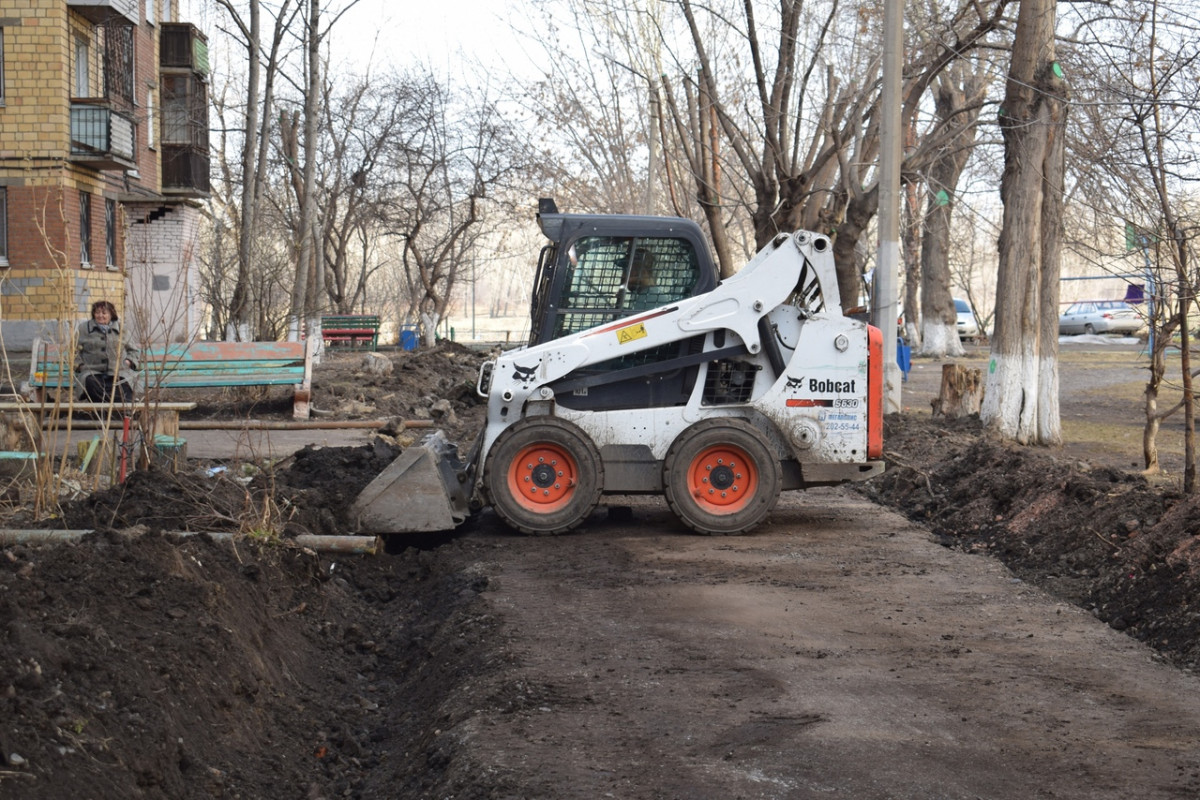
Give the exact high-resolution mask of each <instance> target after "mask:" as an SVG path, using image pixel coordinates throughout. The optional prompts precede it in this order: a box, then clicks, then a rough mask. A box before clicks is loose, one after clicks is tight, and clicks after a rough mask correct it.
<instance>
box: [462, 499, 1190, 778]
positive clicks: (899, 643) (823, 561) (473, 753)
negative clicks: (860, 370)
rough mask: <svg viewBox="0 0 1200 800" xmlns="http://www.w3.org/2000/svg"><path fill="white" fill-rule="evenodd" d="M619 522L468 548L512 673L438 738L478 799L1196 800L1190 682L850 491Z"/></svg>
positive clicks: (484, 690) (471, 695)
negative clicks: (725, 522)
mask: <svg viewBox="0 0 1200 800" xmlns="http://www.w3.org/2000/svg"><path fill="white" fill-rule="evenodd" d="M615 516H616V517H618V519H617V520H616V521H614V520H599V521H595V522H593V523H592V524H589V525H588V526H587V527H586V530H585V531H583V532H580V533H575V534H572V535H568V536H563V537H556V538H551V539H531V538H521V537H514V536H510V535H507V534H505V533H503V532H501V531H500V530H498V529H491V528H490V527H489V526H487V525H484V526H482V528H481V529H480V530H478V531H475V532H473V533H472V534H471V535H470V536H469V537H468V539H467V540H466V541H465V542H464V544H467V545H468V550H469V551H470V552H473V553H474V554H475V555H477V556H478V559H479V560H478V562H477V563H476V564H475V565H473V566H471V567H469V568H468V569H470V570H475V571H479V572H481V573H485V574H489V575H492V576H493V581H492V584H491V588H490V589H489V591H487V592H485V593H484V595H483V597H484V598H485V600H486V603H487V605H488V606H489V607H490V609H491V610H492V611H493V612H494V613H496V614H498V615H499V616H500V617H502V618H503V619H504V620H505V622H506V630H507V632H508V648H509V649H510V651H509V653H508V654H507V661H508V662H509V663H510V664H511V666H509V667H508V668H505V669H503V670H501V671H499V672H498V673H497V674H496V675H494V676H493V677H492V678H491V679H489V684H488V685H487V686H479V685H469V686H466V687H462V690H460V691H458V692H456V693H455V694H454V696H453V697H452V698H451V699H450V700H449V701H447V707H446V708H443V709H442V712H443V713H448V714H449V715H450V717H451V718H454V719H458V720H461V721H460V722H459V723H458V724H455V725H453V726H452V727H450V728H449V729H447V730H443V731H442V732H441V734H440V735H441V736H447V737H452V739H453V740H455V741H456V742H457V744H458V747H457V748H456V749H458V748H461V750H462V754H463V755H464V756H465V761H464V760H459V761H458V763H457V767H456V768H455V769H454V771H455V772H459V776H460V777H462V776H463V775H464V773H463V772H462V771H463V770H466V771H468V772H475V773H476V774H477V775H484V776H493V777H494V778H495V779H496V780H497V781H498V783H499V784H500V785H506V786H508V787H509V791H503V792H497V793H496V794H494V795H489V796H497V797H510V796H511V797H518V796H519V797H531V798H533V797H536V798H596V797H615V798H747V799H749V798H808V797H826V796H836V797H852V798H1022V800H1027V799H1028V798H1035V797H1055V798H1107V797H1112V798H1118V797H1120V798H1128V797H1138V798H1167V797H1180V798H1184V797H1188V798H1192V797H1196V796H1200V691H1198V690H1200V682H1198V681H1197V679H1196V678H1195V677H1193V676H1190V675H1187V674H1185V673H1183V672H1181V671H1178V670H1176V669H1174V668H1171V667H1168V666H1165V665H1163V664H1161V663H1157V662H1156V659H1155V658H1153V657H1152V654H1151V651H1150V650H1148V649H1146V648H1144V647H1142V646H1141V645H1139V644H1137V643H1135V642H1133V641H1131V640H1130V639H1128V638H1127V637H1125V636H1122V635H1121V634H1118V633H1116V632H1114V631H1113V630H1111V629H1110V628H1108V627H1107V626H1105V625H1103V624H1102V623H1100V622H1098V621H1097V620H1095V619H1094V618H1093V617H1092V616H1091V615H1089V614H1087V613H1086V612H1084V611H1081V610H1080V609H1078V608H1076V607H1074V606H1071V605H1068V604H1065V603H1062V602H1057V601H1055V600H1053V599H1051V598H1049V597H1048V596H1047V595H1045V594H1044V593H1043V592H1041V591H1039V590H1037V589H1035V588H1033V587H1031V586H1029V585H1027V584H1025V583H1022V582H1021V581H1019V580H1016V579H1014V578H1013V577H1012V576H1011V574H1010V573H1009V572H1008V571H1007V570H1006V569H1005V568H1004V567H1002V566H1000V565H999V564H998V563H997V562H995V561H994V560H991V559H987V558H982V557H978V556H972V555H967V554H963V553H959V552H954V551H951V550H947V549H945V548H943V547H941V546H939V545H938V544H936V543H934V542H933V541H932V539H931V537H930V535H929V533H928V532H927V531H925V530H923V529H922V528H920V527H916V526H914V525H912V524H911V523H909V522H908V521H907V520H906V519H904V518H903V517H901V516H899V515H897V514H893V513H890V512H886V511H883V510H881V509H880V508H879V507H877V506H874V505H872V504H870V503H869V502H867V501H865V500H863V499H861V498H860V497H858V496H857V495H855V494H853V493H850V492H845V491H833V490H826V491H816V492H812V493H810V494H808V495H806V496H800V497H798V498H789V499H788V500H786V501H785V502H784V503H783V504H782V506H781V508H780V510H779V511H778V512H777V513H776V514H775V515H774V517H773V520H774V522H773V524H772V525H771V526H770V527H769V528H768V529H766V530H764V531H762V532H759V533H756V534H753V535H750V536H746V537H738V538H719V537H718V538H706V537H697V536H689V535H683V534H681V533H680V532H679V530H678V529H677V525H676V524H675V523H674V522H673V521H672V519H671V518H670V515H669V513H668V512H667V511H666V509H665V507H661V506H659V505H658V504H657V503H647V504H644V505H640V506H637V507H635V508H634V509H633V510H632V512H631V515H624V514H621V513H618V514H616V515H615ZM498 698H503V701H501V700H499V699H498Z"/></svg>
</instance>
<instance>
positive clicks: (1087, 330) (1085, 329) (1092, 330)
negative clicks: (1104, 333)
mask: <svg viewBox="0 0 1200 800" xmlns="http://www.w3.org/2000/svg"><path fill="white" fill-rule="evenodd" d="M1083 332H1084V333H1086V334H1088V335H1089V336H1091V335H1094V334H1095V333H1096V328H1095V326H1094V325H1092V323H1090V322H1089V323H1088V324H1087V325H1084V326H1083Z"/></svg>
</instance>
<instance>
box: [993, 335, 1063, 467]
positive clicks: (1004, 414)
mask: <svg viewBox="0 0 1200 800" xmlns="http://www.w3.org/2000/svg"><path fill="white" fill-rule="evenodd" d="M979 416H980V417H981V418H982V419H984V420H986V421H988V422H989V425H990V427H991V428H992V429H993V430H995V431H996V432H997V433H999V434H1000V435H1001V436H1003V437H1004V438H1006V439H1012V440H1014V441H1017V442H1019V443H1021V444H1051V443H1055V442H1061V441H1062V422H1061V419H1060V417H1059V410H1058V359H1057V358H1039V357H1038V356H1037V354H1036V353H1034V352H1032V349H1028V350H1026V352H1022V353H1019V354H1017V355H1010V356H1005V355H1002V354H998V353H995V352H993V353H992V357H991V359H990V360H989V362H988V375H987V384H986V389H985V392H984V395H983V407H982V408H981V409H980V411H979Z"/></svg>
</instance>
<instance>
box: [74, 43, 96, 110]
mask: <svg viewBox="0 0 1200 800" xmlns="http://www.w3.org/2000/svg"><path fill="white" fill-rule="evenodd" d="M72 77H73V78H74V81H75V96H76V97H91V96H92V94H91V92H92V46H91V43H90V42H88V40H87V39H84V38H83V37H82V36H76V37H75V72H74V75H73V76H72ZM81 81H82V85H80V82H81Z"/></svg>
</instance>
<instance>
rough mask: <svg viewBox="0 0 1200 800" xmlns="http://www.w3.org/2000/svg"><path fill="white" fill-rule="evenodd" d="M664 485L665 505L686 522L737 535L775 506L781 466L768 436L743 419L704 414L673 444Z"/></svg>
mask: <svg viewBox="0 0 1200 800" xmlns="http://www.w3.org/2000/svg"><path fill="white" fill-rule="evenodd" d="M663 486H664V488H665V492H666V496H667V505H669V506H670V507H671V510H672V511H673V512H675V516H676V517H678V518H679V521H680V522H682V523H683V524H684V525H686V526H688V527H689V528H691V529H692V530H694V531H696V532H697V533H705V534H710V535H722V536H736V535H738V534H742V533H746V532H747V531H750V530H751V529H753V528H754V527H755V526H757V525H758V524H759V523H761V522H762V521H763V520H765V519H766V518H767V515H769V514H770V513H771V510H772V509H773V508H775V503H776V501H777V500H778V499H779V492H780V489H781V488H782V486H783V470H782V468H781V467H780V465H779V459H778V458H777V457H776V456H775V453H774V451H773V450H772V449H771V445H770V443H769V442H768V441H767V439H766V437H765V436H763V434H762V432H761V431H759V430H758V429H757V428H755V427H754V426H753V425H751V424H750V423H749V422H747V421H746V420H743V419H735V418H717V419H706V420H701V421H700V422H697V423H696V424H695V425H692V426H691V427H690V428H688V429H687V430H685V431H684V432H683V433H681V434H680V435H679V436H678V438H676V439H675V441H674V442H673V443H672V444H671V447H670V449H669V450H668V451H667V458H666V461H664V462H663Z"/></svg>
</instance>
